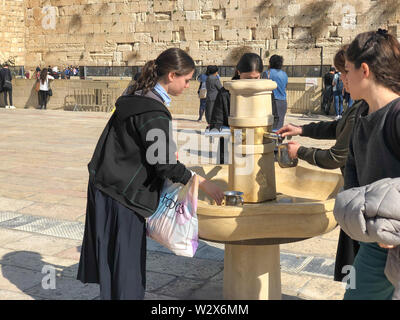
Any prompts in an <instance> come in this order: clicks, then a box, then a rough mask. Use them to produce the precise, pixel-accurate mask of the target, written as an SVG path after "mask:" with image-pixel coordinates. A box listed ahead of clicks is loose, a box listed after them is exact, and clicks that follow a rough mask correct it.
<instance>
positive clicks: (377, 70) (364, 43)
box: [346, 29, 400, 94]
mask: <svg viewBox="0 0 400 320" xmlns="http://www.w3.org/2000/svg"><path fill="white" fill-rule="evenodd" d="M346 60H348V61H350V62H351V63H354V66H355V68H356V69H359V68H360V67H361V64H362V63H366V64H367V65H368V67H369V68H370V70H371V72H372V73H373V74H374V77H375V81H376V82H377V83H379V84H381V85H382V86H384V87H386V88H388V89H391V90H392V91H393V92H395V93H397V94H400V44H399V42H398V40H397V39H396V38H395V37H394V36H393V35H391V34H388V33H387V31H386V30H382V29H379V30H378V31H370V32H364V33H360V34H359V35H358V36H357V37H356V38H355V39H354V40H353V41H352V42H351V43H350V45H349V48H348V49H347V50H346Z"/></svg>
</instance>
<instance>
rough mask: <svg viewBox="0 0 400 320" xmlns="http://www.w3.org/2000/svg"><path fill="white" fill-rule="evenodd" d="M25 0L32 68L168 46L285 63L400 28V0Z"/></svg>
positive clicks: (203, 55) (203, 57) (202, 56)
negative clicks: (379, 30)
mask: <svg viewBox="0 0 400 320" xmlns="http://www.w3.org/2000/svg"><path fill="white" fill-rule="evenodd" d="M0 1H1V0H0ZM3 1H5V2H6V3H11V2H15V3H16V5H17V3H18V4H21V3H22V1H15V0H10V1H9V0H3ZM25 2H26V11H25V15H26V35H25V36H26V41H25V43H26V64H27V66H28V67H29V68H34V67H35V66H36V65H37V64H41V65H48V64H51V65H58V66H59V67H61V66H63V65H67V64H74V65H92V66H96V65H98V66H111V65H114V66H125V65H143V64H144V63H145V61H147V60H149V59H154V58H155V57H156V56H157V55H158V54H159V53H160V52H161V51H163V50H165V49H166V48H169V47H180V48H182V49H184V50H186V51H188V52H189V53H190V55H191V56H192V57H193V58H194V60H195V61H196V63H197V65H208V64H217V65H234V64H235V63H236V62H237V59H238V57H239V56H240V55H241V53H242V52H244V51H248V50H251V51H254V52H256V53H259V54H261V55H262V57H263V59H264V61H265V64H267V61H268V56H271V55H272V54H275V53H276V54H280V55H283V56H284V58H285V64H287V65H291V64H294V65H320V64H331V63H332V57H333V54H334V52H335V51H336V50H337V49H338V48H339V47H340V46H341V45H342V44H344V43H347V42H349V41H350V40H351V39H352V38H353V37H354V35H356V34H357V33H359V32H362V31H366V30H371V29H376V28H378V27H384V28H388V29H389V30H390V31H391V32H392V33H394V34H396V35H398V33H399V32H400V30H399V28H398V21H399V17H400V15H399V8H400V1H397V0H379V1H373V0H362V1H359V0H319V1H314V0H312V1H311V0H26V1H25ZM2 21H3V20H2ZM19 41H21V40H19Z"/></svg>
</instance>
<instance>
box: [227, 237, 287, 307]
mask: <svg viewBox="0 0 400 320" xmlns="http://www.w3.org/2000/svg"><path fill="white" fill-rule="evenodd" d="M224 299H229V300H280V299H281V272H280V253H279V245H265V246H263V245H258V246H257V245H238V244H235V245H230V244H226V245H225V257H224Z"/></svg>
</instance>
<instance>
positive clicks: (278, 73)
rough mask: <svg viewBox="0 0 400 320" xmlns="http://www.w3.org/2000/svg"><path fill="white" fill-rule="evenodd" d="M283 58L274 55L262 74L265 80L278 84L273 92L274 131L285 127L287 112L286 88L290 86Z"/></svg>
mask: <svg viewBox="0 0 400 320" xmlns="http://www.w3.org/2000/svg"><path fill="white" fill-rule="evenodd" d="M282 66H283V57H282V56H278V55H276V54H274V55H273V56H271V58H270V59H269V67H268V70H266V71H265V72H264V73H263V74H262V78H263V79H271V80H273V81H275V82H276V84H277V88H276V89H274V90H273V98H272V99H274V101H273V103H272V114H273V115H274V124H273V126H272V129H273V130H278V129H280V128H281V127H282V126H283V123H284V121H285V115H286V111H287V101H286V87H287V84H288V76H287V74H286V72H285V71H283V70H282Z"/></svg>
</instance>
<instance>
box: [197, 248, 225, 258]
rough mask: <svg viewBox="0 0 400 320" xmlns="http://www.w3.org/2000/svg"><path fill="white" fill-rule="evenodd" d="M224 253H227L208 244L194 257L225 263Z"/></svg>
mask: <svg viewBox="0 0 400 320" xmlns="http://www.w3.org/2000/svg"><path fill="white" fill-rule="evenodd" d="M224 253H225V251H224V250H223V249H220V248H216V247H213V246H210V245H208V244H206V245H204V246H203V247H202V248H200V249H198V250H197V251H196V254H195V255H194V257H195V258H199V259H209V260H217V261H224Z"/></svg>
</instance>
